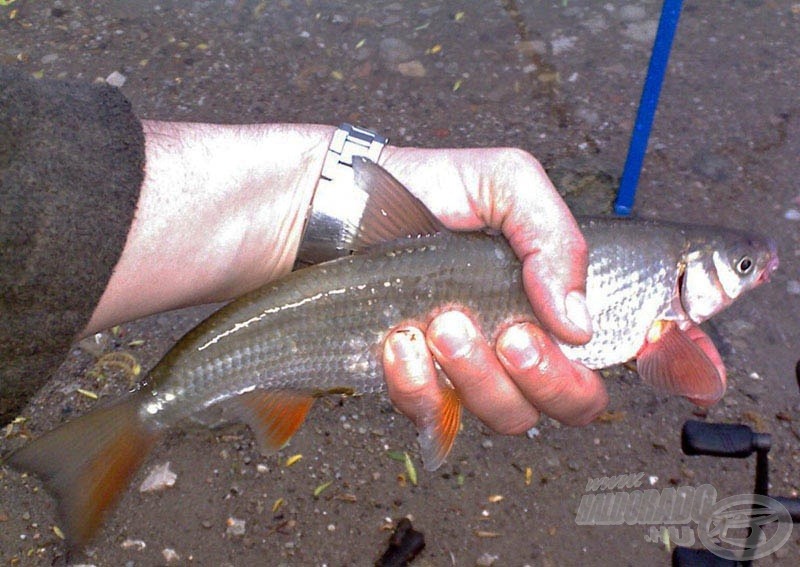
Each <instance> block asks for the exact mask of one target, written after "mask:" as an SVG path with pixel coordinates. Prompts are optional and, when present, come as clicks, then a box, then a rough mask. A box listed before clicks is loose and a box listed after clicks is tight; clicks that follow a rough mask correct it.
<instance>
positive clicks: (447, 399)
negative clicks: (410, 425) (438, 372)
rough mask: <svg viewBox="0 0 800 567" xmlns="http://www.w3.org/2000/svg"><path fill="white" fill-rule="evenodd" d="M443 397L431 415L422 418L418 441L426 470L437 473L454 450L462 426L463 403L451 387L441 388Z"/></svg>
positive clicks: (418, 429) (418, 428)
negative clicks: (454, 443)
mask: <svg viewBox="0 0 800 567" xmlns="http://www.w3.org/2000/svg"><path fill="white" fill-rule="evenodd" d="M439 391H440V394H441V397H440V399H439V403H438V404H437V407H436V409H435V410H434V411H433V412H430V415H425V416H420V419H419V423H418V424H417V433H418V436H417V441H418V442H419V449H420V455H421V456H422V462H423V464H424V466H425V470H428V471H435V470H436V469H438V468H439V467H440V466H442V463H443V462H444V460H445V459H446V458H447V455H448V454H449V453H450V450H451V449H452V448H453V442H454V441H455V440H456V435H457V434H458V429H459V427H460V426H461V401H460V400H459V399H458V395H457V394H456V391H455V390H454V389H453V388H451V387H449V386H440V389H439Z"/></svg>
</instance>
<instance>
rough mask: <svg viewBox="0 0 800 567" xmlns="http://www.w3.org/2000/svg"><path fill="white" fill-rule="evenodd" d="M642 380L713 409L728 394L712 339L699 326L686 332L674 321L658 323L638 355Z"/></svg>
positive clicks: (692, 327) (720, 360) (718, 356)
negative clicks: (713, 405) (712, 406)
mask: <svg viewBox="0 0 800 567" xmlns="http://www.w3.org/2000/svg"><path fill="white" fill-rule="evenodd" d="M636 366H637V370H638V372H639V375H640V376H641V377H642V379H643V380H644V381H645V382H647V383H649V384H651V385H652V386H654V387H655V388H658V389H660V390H663V391H665V392H668V393H670V394H677V395H679V396H685V397H687V398H689V399H690V400H691V401H692V402H694V403H696V404H698V405H701V406H709V405H711V404H714V403H716V402H717V401H719V399H720V398H722V395H723V394H724V393H725V385H726V377H725V368H724V366H723V364H722V358H721V357H720V355H719V353H718V352H717V349H716V348H715V347H714V344H713V343H712V342H711V339H710V338H709V337H708V335H706V334H705V333H704V332H703V331H701V330H700V329H699V328H698V327H695V326H691V327H689V328H688V329H687V330H685V331H682V330H681V329H680V328H679V327H678V325H677V324H676V323H674V322H671V321H656V322H655V323H654V324H653V327H652V328H651V329H650V332H649V333H648V336H647V341H646V343H645V345H644V346H643V347H642V349H641V350H640V351H639V354H638V355H637V361H636Z"/></svg>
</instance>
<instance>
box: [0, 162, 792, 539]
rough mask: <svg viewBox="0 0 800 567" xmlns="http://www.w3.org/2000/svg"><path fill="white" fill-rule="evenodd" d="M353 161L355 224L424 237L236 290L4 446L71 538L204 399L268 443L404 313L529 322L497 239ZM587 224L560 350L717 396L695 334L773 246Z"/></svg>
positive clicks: (374, 352) (441, 446) (346, 377)
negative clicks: (118, 381)
mask: <svg viewBox="0 0 800 567" xmlns="http://www.w3.org/2000/svg"><path fill="white" fill-rule="evenodd" d="M354 168H355V170H356V173H357V178H358V180H359V182H360V183H361V185H362V187H364V188H365V190H366V191H367V193H368V195H369V197H370V199H373V200H374V203H372V204H371V205H370V207H371V209H370V210H373V212H372V213H370V214H368V215H367V216H365V219H364V221H363V223H362V226H361V227H359V230H360V232H361V233H362V236H363V243H364V244H365V245H366V244H374V242H375V241H378V240H386V238H387V235H388V237H396V236H399V235H403V234H406V232H407V230H408V228H409V226H408V225H415V226H412V227H411V228H412V229H413V233H414V234H426V233H430V234H428V235H427V236H418V237H406V238H400V239H397V240H394V241H392V242H390V243H388V244H378V245H373V246H371V247H368V248H367V249H366V250H365V251H363V252H362V253H358V254H354V255H351V256H348V257H345V258H341V259H338V260H334V261H332V262H328V263H325V264H321V265H318V266H313V267H310V268H307V269H304V270H300V271H297V272H294V273H292V274H290V275H288V276H286V277H285V278H283V279H281V280H280V281H277V282H274V283H271V284H269V285H267V286H265V287H263V288H261V289H259V290H256V291H254V292H252V293H250V294H248V295H245V296H243V297H241V298H240V299H237V300H235V301H233V302H232V303H230V304H228V305H227V306H225V307H223V308H222V309H220V310H219V311H218V312H216V313H215V314H213V315H212V316H210V317H209V318H208V319H207V320H206V321H204V322H203V323H201V324H200V325H198V326H197V327H196V328H194V329H193V330H191V331H190V332H189V333H188V334H187V335H186V336H185V337H184V338H183V339H181V341H180V342H179V343H178V344H177V345H175V346H174V347H173V348H172V349H171V350H170V351H169V352H168V353H167V354H166V355H165V356H164V358H163V359H162V360H161V361H160V362H159V363H158V365H156V367H155V368H153V370H152V371H151V372H150V373H149V375H148V377H147V379H146V382H145V383H144V384H143V385H142V386H141V387H140V388H139V389H138V390H137V391H135V392H133V393H131V394H130V395H129V396H128V397H126V398H124V399H123V400H122V401H120V402H118V403H116V404H114V405H111V406H109V407H106V408H100V409H98V410H95V411H93V412H91V413H89V414H87V415H85V416H82V417H80V418H78V419H75V420H73V421H71V422H68V423H66V424H64V425H62V426H61V427H59V428H57V429H56V430H54V431H52V432H50V433H48V434H46V435H44V436H43V437H41V438H40V439H38V440H36V441H34V442H32V443H30V444H29V445H27V446H26V447H23V448H22V449H21V450H19V451H17V452H16V453H15V454H13V455H12V456H11V458H10V460H9V462H10V464H11V465H12V466H14V467H16V468H19V469H23V470H27V471H31V472H33V473H35V474H36V475H38V476H39V477H41V478H42V479H43V480H44V481H45V482H46V483H47V486H48V487H49V489H50V490H51V491H53V492H54V493H55V495H56V496H57V498H58V499H59V504H60V511H61V514H62V516H63V518H64V521H65V528H66V529H65V532H66V533H67V535H68V537H69V540H70V542H71V543H72V544H73V545H78V546H80V545H83V544H85V543H86V542H87V541H88V540H89V539H90V537H91V536H92V534H93V533H94V532H95V531H96V529H97V528H98V527H99V525H100V522H101V517H102V514H103V512H104V511H105V510H107V509H108V508H109V507H110V506H111V505H112V504H113V503H114V502H115V501H116V500H117V498H118V496H119V494H120V493H121V492H122V490H123V489H124V488H125V486H126V485H127V484H128V482H129V480H130V478H131V476H132V475H133V473H134V472H135V471H136V470H137V469H138V467H139V466H140V465H141V463H142V461H143V460H144V458H145V457H146V455H147V453H148V452H149V450H150V449H151V447H152V446H153V444H154V443H155V442H156V440H157V439H158V438H159V437H160V436H161V435H162V434H163V432H164V431H166V430H167V429H169V428H171V427H174V426H176V425H178V424H180V423H181V422H183V421H184V420H185V419H187V418H190V417H192V416H195V415H197V414H198V413H199V412H202V411H203V410H206V409H207V408H212V407H217V406H226V407H228V408H229V409H232V410H233V411H234V412H235V415H236V416H237V417H238V418H239V419H241V420H242V421H245V422H246V423H248V425H250V427H251V428H252V429H253V431H254V433H255V436H256V438H257V440H258V442H259V444H260V446H261V448H262V449H263V450H264V451H265V452H266V451H270V450H275V449H277V448H280V447H281V446H282V445H283V444H284V443H285V442H286V441H287V440H288V439H289V438H290V437H291V436H292V434H293V433H294V432H295V431H296V430H297V429H298V428H299V427H300V425H301V424H302V422H303V419H304V418H305V415H306V413H307V412H308V410H309V408H310V407H311V404H312V403H313V401H314V399H315V398H316V397H319V396H321V395H325V394H341V393H349V394H368V393H373V392H378V391H381V390H384V386H385V385H384V380H383V368H382V362H381V352H382V346H383V341H384V339H385V337H386V335H387V333H388V332H389V331H390V330H391V329H393V328H395V327H397V326H398V325H400V324H403V323H404V322H407V321H423V322H424V321H426V320H427V319H429V318H430V317H431V314H432V313H434V312H436V311H437V310H438V309H441V308H442V307H443V306H459V307H461V308H464V309H465V310H467V311H468V312H470V313H471V314H472V315H473V316H474V317H475V319H476V320H477V322H478V323H479V324H480V325H481V327H482V329H483V330H484V331H485V333H486V335H487V336H492V335H493V334H494V333H495V332H496V330H497V329H499V328H502V326H503V325H506V324H509V323H511V322H514V321H523V320H524V321H531V320H534V321H535V318H534V315H533V312H532V310H531V307H530V305H529V303H528V300H527V298H526V295H525V292H524V290H523V286H522V280H521V269H520V263H519V261H518V259H517V257H516V256H515V254H514V252H513V251H512V250H511V248H510V247H509V245H508V244H507V242H506V241H505V239H504V238H502V237H500V236H491V235H488V234H483V233H470V234H466V233H451V232H447V231H444V230H442V229H441V227H440V226H438V225H437V223H436V221H435V220H434V219H433V217H432V215H431V214H430V213H429V212H428V211H427V210H426V209H425V208H424V206H423V205H422V204H421V203H419V202H418V201H416V199H414V198H413V197H411V196H410V194H409V193H407V191H406V190H405V188H403V187H402V186H401V185H400V184H399V183H398V182H397V181H396V180H394V179H393V178H392V177H391V176H390V175H389V174H388V173H386V172H385V171H384V170H383V169H381V168H380V167H378V166H377V165H375V164H372V163H371V162H368V161H366V160H356V161H355V163H354ZM386 211H404V213H403V214H405V215H407V216H401V217H399V218H398V217H393V215H387V214H386ZM409 211H411V212H410V213H409ZM409 215H410V216H409ZM387 223H388V224H387ZM392 223H394V224H392ZM581 229H582V231H583V233H584V236H585V237H586V239H587V242H588V243H589V248H590V258H589V273H588V286H587V300H588V305H589V311H590V314H591V317H592V322H593V326H594V335H593V338H592V339H591V341H590V342H589V343H587V344H585V345H582V346H574V345H567V344H563V345H562V349H563V350H564V352H565V353H566V354H567V355H568V356H569V358H571V359H572V360H574V361H578V362H581V363H582V364H584V365H586V366H588V367H590V368H603V367H607V366H610V365H613V364H617V363H621V362H626V361H628V360H630V359H632V358H634V357H637V358H638V365H639V371H640V374H641V375H642V376H643V378H644V379H645V380H646V381H648V382H650V383H651V384H654V385H655V386H657V387H659V388H662V389H664V390H666V391H668V392H672V393H676V394H680V395H685V396H688V397H690V398H695V399H701V398H703V397H706V399H707V398H708V397H709V396H710V397H711V398H712V399H717V398H719V397H720V396H721V395H722V381H721V377H720V376H719V373H718V371H717V369H716V367H715V366H714V364H713V363H712V362H711V361H710V360H709V358H708V357H707V355H706V354H705V353H704V352H703V351H702V350H701V349H700V348H698V347H697V346H696V345H695V344H694V342H693V341H692V340H691V339H689V338H688V337H687V335H686V332H687V331H688V330H689V329H691V328H694V327H695V326H696V325H697V324H698V323H700V322H702V321H703V320H705V319H707V318H708V317H710V316H712V315H713V314H715V313H717V312H719V311H720V310H721V309H723V308H725V307H726V306H727V305H729V304H730V303H731V302H733V301H734V300H735V299H736V298H737V297H739V296H740V295H741V294H742V293H744V292H745V291H747V290H749V289H752V288H754V287H756V286H757V285H759V284H760V283H762V282H764V281H766V280H767V279H768V278H769V275H770V274H771V273H772V271H774V270H775V269H776V268H777V263H778V260H777V253H776V250H775V244H774V243H773V242H772V241H771V240H770V239H768V238H764V237H761V236H758V235H754V234H751V233H745V232H740V231H735V230H727V229H717V228H709V227H695V226H687V225H680V224H672V223H661V222H654V221H631V220H613V219H601V218H596V219H583V220H582V221H581ZM360 237H361V236H360ZM447 400H448V401H447V405H448V407H446V408H442V409H441V412H442V415H440V416H436V417H435V419H434V420H433V423H434V424H435V425H436V427H434V428H433V429H430V430H427V431H421V432H420V443H421V452H422V455H423V457H424V460H425V464H426V467H427V468H429V469H433V468H436V467H437V466H439V465H440V464H441V462H442V461H443V460H444V458H445V457H446V455H447V453H448V452H449V450H450V447H451V445H452V443H453V440H454V438H455V435H456V432H457V430H458V426H459V420H460V403H459V402H458V398H457V396H456V395H454V394H453V395H449V396H448V397H447Z"/></svg>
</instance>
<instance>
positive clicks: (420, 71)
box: [397, 60, 428, 78]
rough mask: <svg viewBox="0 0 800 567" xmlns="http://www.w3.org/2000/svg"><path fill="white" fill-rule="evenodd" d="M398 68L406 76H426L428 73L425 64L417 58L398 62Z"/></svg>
mask: <svg viewBox="0 0 800 567" xmlns="http://www.w3.org/2000/svg"><path fill="white" fill-rule="evenodd" d="M397 70H398V71H399V73H400V74H401V75H403V76H405V77H417V78H419V77H424V76H425V75H427V73H428V72H427V71H426V70H425V65H423V64H422V63H420V62H419V61H417V60H414V61H408V62H406V63H398V65H397Z"/></svg>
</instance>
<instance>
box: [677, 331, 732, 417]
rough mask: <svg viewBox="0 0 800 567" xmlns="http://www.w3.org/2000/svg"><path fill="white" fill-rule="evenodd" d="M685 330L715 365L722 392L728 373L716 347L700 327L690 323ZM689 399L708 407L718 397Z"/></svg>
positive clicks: (726, 383) (698, 404)
mask: <svg viewBox="0 0 800 567" xmlns="http://www.w3.org/2000/svg"><path fill="white" fill-rule="evenodd" d="M685 332H686V334H687V335H688V337H689V338H690V339H691V340H692V342H693V343H694V344H696V345H697V346H698V347H700V350H702V351H703V353H704V354H705V355H706V356H707V357H708V359H709V360H710V361H711V363H712V364H713V365H714V366H715V367H716V369H717V372H718V373H719V378H720V381H721V382H722V391H723V392H724V391H725V389H726V388H727V386H728V374H727V372H726V371H725V363H724V362H722V357H721V356H720V354H719V351H718V350H717V347H716V346H714V343H713V342H712V340H711V338H710V337H709V336H708V335H707V334H705V333H704V332H703V331H702V330H701V329H700V327H697V326H695V325H692V326H691V327H689V328H688V329H687V330H686V331H685ZM689 401H691V402H692V403H693V404H695V405H697V406H700V407H709V406H712V405H714V404H715V403H717V402H718V401H719V399H700V398H689Z"/></svg>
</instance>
